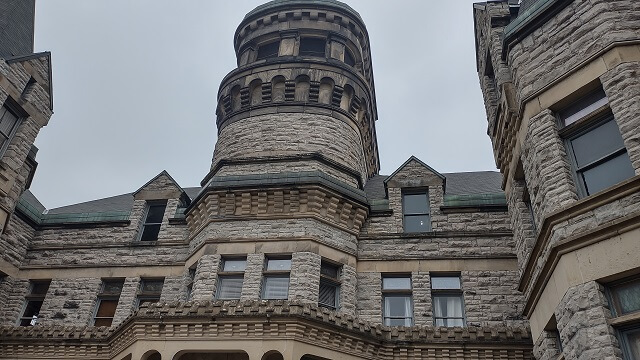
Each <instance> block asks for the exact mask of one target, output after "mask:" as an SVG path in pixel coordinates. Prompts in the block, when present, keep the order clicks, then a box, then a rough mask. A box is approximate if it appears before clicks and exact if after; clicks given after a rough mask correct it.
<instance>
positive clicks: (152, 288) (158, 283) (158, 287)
mask: <svg viewBox="0 0 640 360" xmlns="http://www.w3.org/2000/svg"><path fill="white" fill-rule="evenodd" d="M162 286H164V280H142V283H141V284H140V291H142V292H145V293H160V292H162Z"/></svg>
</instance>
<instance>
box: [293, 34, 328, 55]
mask: <svg viewBox="0 0 640 360" xmlns="http://www.w3.org/2000/svg"><path fill="white" fill-rule="evenodd" d="M326 48H327V41H326V40H325V39H323V38H312V37H311V38H302V39H300V52H299V54H300V56H315V57H326Z"/></svg>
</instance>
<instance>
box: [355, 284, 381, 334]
mask: <svg viewBox="0 0 640 360" xmlns="http://www.w3.org/2000/svg"><path fill="white" fill-rule="evenodd" d="M356 311H357V313H358V316H359V317H361V318H362V319H363V320H367V321H371V322H372V323H375V324H381V323H382V276H381V275H380V273H374V272H366V273H358V294H357V301H356Z"/></svg>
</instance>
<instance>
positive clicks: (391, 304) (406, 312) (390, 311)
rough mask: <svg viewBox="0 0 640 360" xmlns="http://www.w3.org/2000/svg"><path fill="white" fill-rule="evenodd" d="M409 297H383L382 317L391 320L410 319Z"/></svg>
mask: <svg viewBox="0 0 640 360" xmlns="http://www.w3.org/2000/svg"><path fill="white" fill-rule="evenodd" d="M411 312H412V311H411V297H410V296H385V297H384V316H385V317H391V318H409V317H411Z"/></svg>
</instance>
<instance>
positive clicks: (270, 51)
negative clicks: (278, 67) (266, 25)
mask: <svg viewBox="0 0 640 360" xmlns="http://www.w3.org/2000/svg"><path fill="white" fill-rule="evenodd" d="M279 51H280V41H274V42H270V43H268V44H264V45H260V47H258V56H257V58H256V60H263V59H268V58H273V57H278V52H279Z"/></svg>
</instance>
